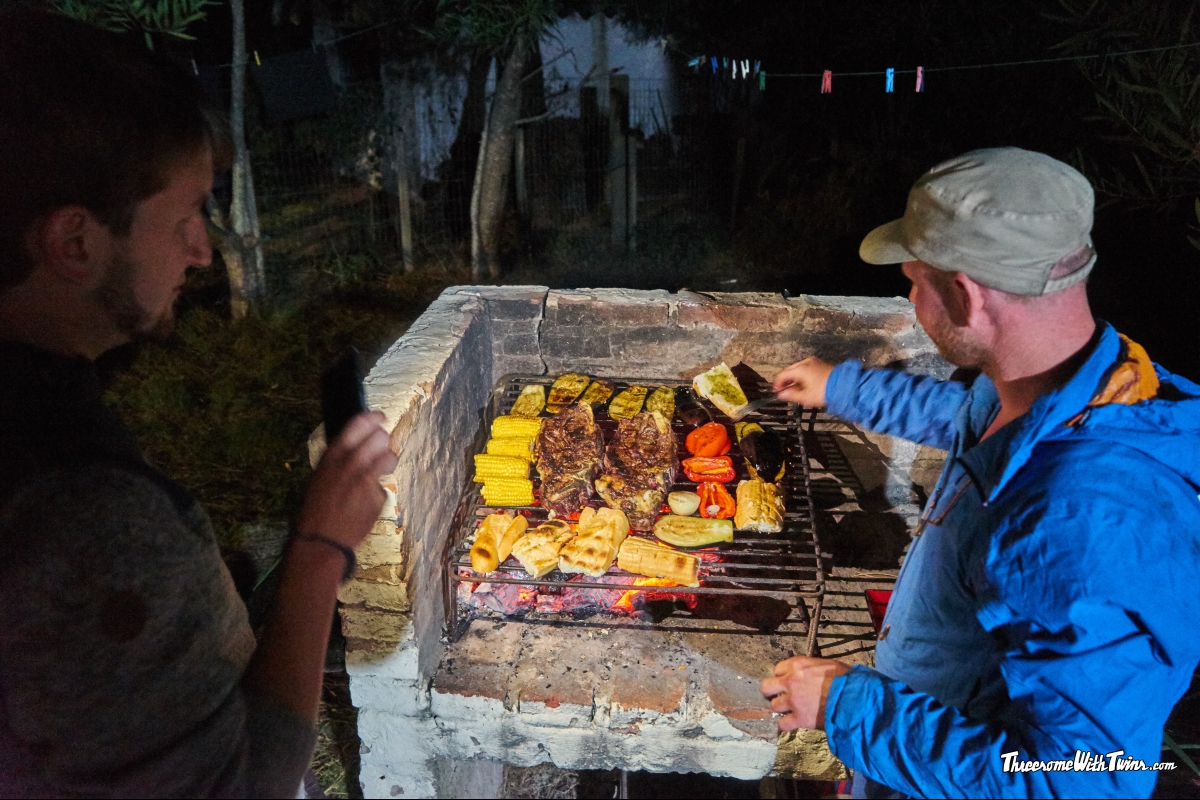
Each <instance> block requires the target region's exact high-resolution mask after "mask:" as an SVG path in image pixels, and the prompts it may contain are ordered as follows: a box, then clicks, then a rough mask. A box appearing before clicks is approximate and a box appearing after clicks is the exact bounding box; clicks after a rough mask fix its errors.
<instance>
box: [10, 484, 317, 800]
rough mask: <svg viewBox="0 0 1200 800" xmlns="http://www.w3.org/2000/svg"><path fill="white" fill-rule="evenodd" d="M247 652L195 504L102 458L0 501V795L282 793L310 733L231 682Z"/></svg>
mask: <svg viewBox="0 0 1200 800" xmlns="http://www.w3.org/2000/svg"><path fill="white" fill-rule="evenodd" d="M193 516H195V517H197V519H192V517H193ZM254 647H255V642H254V636H253V633H252V632H251V630H250V627H249V624H248V622H247V619H246V611H245V607H244V605H242V603H241V600H240V598H239V597H238V596H237V593H236V591H235V589H234V587H233V583H232V580H231V578H230V577H229V573H228V571H227V570H226V569H225V567H224V564H223V563H222V562H221V559H220V555H219V553H218V551H217V547H216V544H215V541H214V540H213V538H212V534H211V529H210V528H209V527H208V525H207V521H206V520H203V514H202V512H200V511H199V509H198V507H194V508H193V509H192V510H190V511H188V510H185V511H184V512H181V511H180V510H178V509H177V508H176V507H175V505H174V504H173V503H172V502H171V500H170V498H169V497H168V496H167V495H166V493H165V492H164V491H163V490H162V489H161V488H160V487H159V486H157V485H156V484H155V483H153V482H152V481H151V480H150V479H149V478H147V477H144V476H141V475H136V474H132V473H129V472H125V471H123V470H120V469H115V468H112V467H107V466H100V467H87V468H85V469H83V470H81V471H78V472H76V473H73V474H69V475H68V474H62V475H56V476H51V477H50V478H48V479H45V480H38V481H37V482H36V483H31V484H29V485H27V487H26V488H25V489H23V490H21V491H20V492H19V493H18V494H17V495H16V496H15V497H14V499H13V502H11V503H10V504H8V506H7V507H6V508H3V509H0V764H3V763H5V762H7V763H8V764H10V765H13V764H16V765H20V766H19V771H10V770H0V772H5V773H6V774H4V775H0V787H3V788H4V789H6V790H7V791H0V794H3V795H12V794H28V793H35V794H38V795H47V796H127V797H128V796H150V797H211V796H249V797H255V796H258V797H294V796H295V794H296V790H297V788H298V787H299V785H300V781H301V778H302V776H303V773H304V770H305V769H306V768H307V766H308V763H309V759H310V758H311V755H312V749H313V745H314V742H315V731H314V730H313V729H312V726H311V725H309V724H308V723H307V721H306V720H303V719H301V718H300V717H299V716H297V715H296V714H295V713H294V712H292V711H290V710H289V709H287V708H284V707H282V706H280V705H278V704H277V703H274V702H273V701H271V700H269V699H267V698H264V697H262V696H259V695H256V694H254V693H252V692H250V691H247V690H246V689H245V688H243V686H242V676H243V674H244V672H245V669H246V666H247V664H248V662H249V660H250V658H251V656H252V655H253V652H254ZM2 751H7V752H2ZM5 783H8V785H7V786H4V784H5Z"/></svg>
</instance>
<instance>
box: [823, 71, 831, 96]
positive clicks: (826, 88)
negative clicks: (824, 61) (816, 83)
mask: <svg viewBox="0 0 1200 800" xmlns="http://www.w3.org/2000/svg"><path fill="white" fill-rule="evenodd" d="M832 92H833V71H832V70H828V69H827V70H825V72H823V73H822V74H821V94H830V93H832Z"/></svg>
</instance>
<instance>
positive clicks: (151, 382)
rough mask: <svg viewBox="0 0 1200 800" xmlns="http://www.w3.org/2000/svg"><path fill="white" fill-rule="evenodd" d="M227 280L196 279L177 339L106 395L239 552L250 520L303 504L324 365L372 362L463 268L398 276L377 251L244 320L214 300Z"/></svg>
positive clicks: (321, 270) (144, 351) (119, 370)
mask: <svg viewBox="0 0 1200 800" xmlns="http://www.w3.org/2000/svg"><path fill="white" fill-rule="evenodd" d="M219 280H223V276H222V275H221V274H220V273H219V272H218V271H217V270H208V271H206V272H201V273H198V274H195V275H193V276H190V277H189V282H188V286H187V287H185V293H188V294H189V295H190V296H186V297H185V302H184V305H185V309H184V310H183V311H182V313H181V314H180V318H179V322H178V325H177V329H176V332H175V334H174V335H173V336H172V337H171V338H170V339H169V340H167V341H164V342H156V343H149V344H144V345H141V346H139V347H137V349H136V350H134V351H132V352H127V353H125V354H123V356H119V357H117V358H116V359H115V361H116V362H117V363H115V364H111V365H110V366H111V367H112V368H111V369H110V374H111V380H110V381H109V386H108V391H107V398H108V400H109V401H110V402H111V403H112V404H113V405H114V407H115V408H116V409H117V411H118V413H119V414H120V415H121V417H122V418H123V419H124V420H125V421H126V423H127V424H128V425H129V426H130V428H131V429H132V431H133V433H134V435H135V437H136V438H137V440H138V442H139V443H140V445H141V446H142V449H143V451H144V452H145V454H146V456H147V458H148V459H149V460H150V461H151V463H153V464H154V465H155V466H157V467H158V468H159V469H161V470H162V471H163V472H164V473H166V474H167V475H169V476H171V477H172V478H174V479H175V480H177V481H179V482H180V483H182V484H183V485H184V486H186V487H187V488H188V489H189V490H190V491H191V492H192V493H193V494H194V495H195V496H196V497H197V499H199V501H200V503H201V504H202V505H203V506H204V508H205V509H206V510H207V511H208V513H209V516H210V517H211V518H212V521H213V526H214V528H215V529H216V532H217V536H218V539H219V541H220V543H221V544H222V546H226V547H232V546H236V545H237V544H238V541H237V529H238V528H239V527H240V526H242V525H244V524H247V523H250V522H256V521H260V520H286V519H288V518H289V517H290V516H291V515H292V514H293V513H294V512H295V510H296V509H297V508H298V505H299V502H300V498H301V495H302V492H303V488H304V484H305V482H306V480H307V478H308V476H309V474H310V469H309V466H308V452H307V444H306V443H307V439H308V435H309V433H311V432H312V430H313V429H314V428H315V427H316V426H317V425H318V424H319V422H320V416H321V409H320V401H319V396H318V378H319V375H320V370H321V368H322V366H323V365H324V364H326V363H328V361H329V360H330V359H331V358H332V357H333V356H334V354H336V353H337V352H338V351H339V350H341V349H342V348H343V347H345V346H346V345H354V346H356V347H358V348H359V350H361V351H362V353H363V355H364V357H365V358H366V359H367V361H368V363H371V362H373V361H374V359H375V358H377V357H378V356H379V354H381V353H382V352H383V350H384V349H386V347H387V346H389V345H390V344H391V343H392V342H394V341H395V340H396V339H397V338H399V337H400V336H401V335H402V334H403V333H404V331H405V330H406V329H407V327H408V324H409V323H410V322H411V321H412V320H413V319H415V318H416V317H417V316H418V315H419V314H420V313H421V312H422V311H423V310H424V309H425V307H426V306H427V305H428V303H429V302H430V301H431V300H432V299H433V298H434V297H436V296H437V293H438V292H439V291H441V289H442V288H444V287H445V286H447V285H450V284H451V283H453V282H459V281H463V280H465V275H460V274H458V273H455V272H453V271H450V270H432V271H422V272H419V273H410V274H404V273H396V272H392V271H390V270H389V269H387V264H386V262H384V261H382V260H378V259H376V260H371V259H369V258H367V257H358V258H357V260H356V261H355V262H353V263H347V262H346V260H345V259H342V260H340V261H339V262H334V263H320V264H316V265H313V267H312V268H311V269H310V270H309V271H308V272H306V273H302V274H301V276H300V278H299V279H298V280H296V281H294V283H295V284H296V285H297V286H299V290H297V291H296V292H295V294H296V295H297V296H299V297H301V298H302V299H301V300H298V301H293V302H290V303H283V304H280V305H279V306H277V307H276V308H274V309H273V310H269V311H264V312H262V313H258V314H251V315H249V316H247V317H246V318H245V319H243V320H239V321H232V320H230V319H229V318H228V316H227V315H226V314H225V313H223V311H222V309H221V304H220V302H219V301H218V302H217V303H212V302H206V301H205V300H204V296H205V295H206V294H210V293H211V292H212V290H213V284H214V282H215V281H219Z"/></svg>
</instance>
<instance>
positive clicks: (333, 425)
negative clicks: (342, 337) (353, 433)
mask: <svg viewBox="0 0 1200 800" xmlns="http://www.w3.org/2000/svg"><path fill="white" fill-rule="evenodd" d="M366 411H367V395H366V392H364V391H363V360H362V356H361V355H359V352H358V350H356V349H354V348H353V347H347V348H346V349H345V350H344V351H342V354H341V355H339V356H338V357H337V359H336V360H335V361H334V362H333V363H332V364H330V365H329V366H328V367H326V369H325V371H324V372H322V373H321V414H322V415H323V416H324V418H325V441H326V442H328V443H332V442H333V441H334V440H335V439H337V437H338V436H339V435H341V433H342V430H343V429H344V428H345V427H346V424H347V423H348V422H350V420H352V419H354V418H355V417H356V416H358V415H359V414H365V413H366Z"/></svg>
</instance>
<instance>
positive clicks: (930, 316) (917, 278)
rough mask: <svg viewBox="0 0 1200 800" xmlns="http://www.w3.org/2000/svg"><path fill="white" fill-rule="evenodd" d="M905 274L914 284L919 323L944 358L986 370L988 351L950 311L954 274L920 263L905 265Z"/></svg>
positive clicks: (958, 363)
mask: <svg viewBox="0 0 1200 800" xmlns="http://www.w3.org/2000/svg"><path fill="white" fill-rule="evenodd" d="M904 274H905V275H907V276H908V279H909V280H911V281H912V291H910V292H909V294H908V299H909V301H910V302H912V304H913V307H914V309H915V310H916V313H917V321H918V322H920V323H921V327H922V328H924V329H925V333H927V334H929V338H930V340H931V341H932V342H933V343H934V345H935V346H936V347H937V349H938V353H940V354H941V356H942V358H944V359H946V360H947V361H949V362H950V363H951V364H953V365H954V366H956V367H973V368H982V367H983V365H984V359H985V358H986V357H987V350H986V349H985V348H984V347H983V345H982V343H980V342H979V340H978V338H977V337H976V336H975V333H974V332H973V331H972V330H971V329H969V328H964V327H959V326H957V325H955V324H954V322H953V320H951V318H950V314H949V313H948V312H947V311H946V298H947V296H948V294H949V292H950V291H951V290H952V286H951V284H952V282H953V275H952V274H951V273H946V272H942V271H940V270H938V269H935V268H934V267H931V266H929V265H928V264H925V263H922V262H920V261H908V262H905V264H904Z"/></svg>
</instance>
